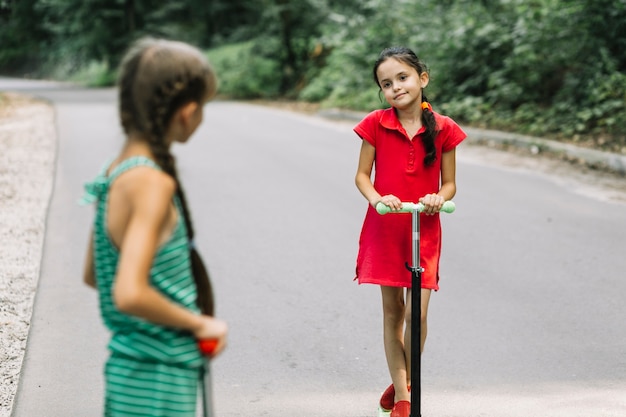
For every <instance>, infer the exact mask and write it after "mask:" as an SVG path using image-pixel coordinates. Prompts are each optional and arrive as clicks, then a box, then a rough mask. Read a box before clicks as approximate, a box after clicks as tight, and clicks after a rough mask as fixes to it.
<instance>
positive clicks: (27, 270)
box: [0, 93, 57, 417]
mask: <svg viewBox="0 0 626 417" xmlns="http://www.w3.org/2000/svg"><path fill="white" fill-rule="evenodd" d="M56 142H57V140H56V130H55V123H54V110H53V108H52V106H51V105H49V104H47V103H45V102H42V101H36V100H33V99H30V98H28V97H24V96H19V95H15V94H8V93H7V94H0V254H1V255H0V417H8V416H10V414H11V409H12V403H13V399H14V397H15V393H16V390H17V385H18V381H19V375H20V369H21V366H22V360H23V357H24V351H25V349H26V339H27V337H28V329H29V324H30V317H31V315H32V306H33V299H34V295H35V292H36V288H37V281H38V278H39V267H40V262H41V251H42V247H43V238H44V230H45V223H46V212H47V208H48V202H49V200H50V195H51V193H52V186H53V178H54V175H53V173H54V158H55V153H56Z"/></svg>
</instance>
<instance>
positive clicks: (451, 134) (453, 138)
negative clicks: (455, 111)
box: [439, 116, 467, 152]
mask: <svg viewBox="0 0 626 417" xmlns="http://www.w3.org/2000/svg"><path fill="white" fill-rule="evenodd" d="M440 117H441V118H440V120H439V123H440V128H441V130H440V132H439V135H440V137H441V141H442V143H441V145H442V147H441V149H442V152H449V151H451V150H452V149H454V148H456V147H457V146H458V145H459V144H460V143H461V142H463V141H464V140H465V138H467V134H466V133H465V132H464V131H463V129H461V127H460V126H459V125H458V124H456V122H455V121H454V120H452V119H451V118H449V117H447V116H440Z"/></svg>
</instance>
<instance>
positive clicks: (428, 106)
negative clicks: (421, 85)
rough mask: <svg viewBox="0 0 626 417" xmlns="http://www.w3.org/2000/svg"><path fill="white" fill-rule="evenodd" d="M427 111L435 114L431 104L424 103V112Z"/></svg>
mask: <svg viewBox="0 0 626 417" xmlns="http://www.w3.org/2000/svg"><path fill="white" fill-rule="evenodd" d="M426 109H428V110H430V112H431V113H432V112H433V107H432V106H431V105H430V103H429V102H427V101H422V110H426Z"/></svg>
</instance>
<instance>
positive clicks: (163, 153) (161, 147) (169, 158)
mask: <svg viewBox="0 0 626 417" xmlns="http://www.w3.org/2000/svg"><path fill="white" fill-rule="evenodd" d="M190 84H192V83H191V82H189V81H187V80H183V79H181V77H179V78H178V79H177V80H175V81H172V82H168V83H165V84H163V86H162V87H161V88H158V89H157V91H156V92H155V95H154V96H153V99H152V100H151V104H152V105H151V106H150V107H149V109H148V120H149V121H150V122H149V126H150V133H151V134H150V136H149V144H150V149H151V150H152V153H153V154H154V157H155V159H156V160H157V161H156V162H157V163H158V164H159V166H160V167H161V168H162V169H163V171H165V172H166V173H167V174H169V175H170V176H171V177H172V178H174V181H176V195H177V197H178V200H179V202H180V206H181V209H182V215H183V218H184V220H185V226H186V229H187V236H188V238H189V242H190V245H189V246H190V248H189V252H190V253H189V254H190V260H191V267H192V271H193V277H194V281H195V284H196V288H197V292H198V298H197V305H198V307H199V308H200V310H201V311H202V313H204V314H207V315H210V316H212V315H214V313H215V302H214V297H213V288H212V286H211V279H210V276H209V273H208V271H207V269H206V267H205V265H204V262H203V261H202V258H201V256H200V254H199V253H198V251H197V250H196V248H195V244H194V237H195V230H194V227H193V222H192V220H191V213H190V211H189V207H188V204H187V198H186V196H185V192H184V190H183V187H182V184H181V182H180V180H179V178H178V172H177V169H176V161H175V158H174V156H173V155H172V154H171V153H170V151H169V147H168V146H167V145H165V141H164V136H165V131H166V129H167V123H166V121H167V122H169V120H170V119H171V117H172V114H170V113H173V110H175V109H176V108H177V106H176V105H174V103H175V102H176V101H177V100H176V99H177V97H178V96H180V93H181V90H183V89H185V88H188V87H189V85H190Z"/></svg>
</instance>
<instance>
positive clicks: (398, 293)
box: [380, 286, 411, 402]
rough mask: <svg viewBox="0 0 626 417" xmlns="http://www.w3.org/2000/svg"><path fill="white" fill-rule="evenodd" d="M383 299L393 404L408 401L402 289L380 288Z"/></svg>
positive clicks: (385, 337)
mask: <svg viewBox="0 0 626 417" xmlns="http://www.w3.org/2000/svg"><path fill="white" fill-rule="evenodd" d="M380 288H381V292H382V298H383V341H384V346H385V356H386V357H387V366H388V367H389V374H390V375H391V381H392V382H393V386H394V389H395V392H396V395H395V402H398V401H402V400H405V401H410V399H411V396H410V394H409V390H408V387H407V380H408V372H407V362H406V354H405V347H404V342H403V339H404V336H403V331H404V317H405V303H404V289H403V288H396V287H385V286H381V287H380Z"/></svg>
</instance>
